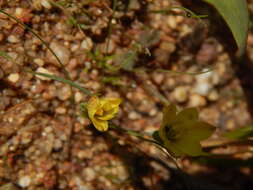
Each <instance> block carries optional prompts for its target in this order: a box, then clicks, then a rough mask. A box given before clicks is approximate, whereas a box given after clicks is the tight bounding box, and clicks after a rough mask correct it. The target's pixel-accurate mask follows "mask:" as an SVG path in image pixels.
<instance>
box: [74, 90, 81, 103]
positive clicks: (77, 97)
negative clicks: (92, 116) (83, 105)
mask: <svg viewBox="0 0 253 190" xmlns="http://www.w3.org/2000/svg"><path fill="white" fill-rule="evenodd" d="M82 99H83V94H82V93H80V92H76V93H75V102H76V103H79V102H81V100H82Z"/></svg>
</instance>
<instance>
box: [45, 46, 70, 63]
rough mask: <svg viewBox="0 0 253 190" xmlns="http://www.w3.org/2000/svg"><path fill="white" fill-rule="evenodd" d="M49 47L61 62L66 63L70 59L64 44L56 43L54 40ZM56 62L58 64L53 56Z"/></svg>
mask: <svg viewBox="0 0 253 190" xmlns="http://www.w3.org/2000/svg"><path fill="white" fill-rule="evenodd" d="M50 48H52V50H53V51H54V52H55V54H56V55H57V57H58V58H59V59H60V60H61V62H62V63H63V64H64V65H66V64H68V62H69V59H70V51H69V50H68V48H66V47H65V46H64V45H61V44H58V43H56V42H52V43H51V44H50ZM54 60H55V62H56V64H59V63H58V62H57V61H56V59H55V58H54Z"/></svg>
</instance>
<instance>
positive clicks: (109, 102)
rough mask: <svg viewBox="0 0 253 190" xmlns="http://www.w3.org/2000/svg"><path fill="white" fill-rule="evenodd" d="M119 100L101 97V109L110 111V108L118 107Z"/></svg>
mask: <svg viewBox="0 0 253 190" xmlns="http://www.w3.org/2000/svg"><path fill="white" fill-rule="evenodd" d="M121 101H122V100H121V99H120V98H101V105H102V107H103V110H105V111H110V110H111V109H113V108H116V107H118V106H119V105H120V103H121Z"/></svg>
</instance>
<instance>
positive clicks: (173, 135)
mask: <svg viewBox="0 0 253 190" xmlns="http://www.w3.org/2000/svg"><path fill="white" fill-rule="evenodd" d="M165 132H166V137H167V138H168V140H176V139H177V137H178V134H177V132H176V131H175V130H174V129H173V128H172V126H166V127H165Z"/></svg>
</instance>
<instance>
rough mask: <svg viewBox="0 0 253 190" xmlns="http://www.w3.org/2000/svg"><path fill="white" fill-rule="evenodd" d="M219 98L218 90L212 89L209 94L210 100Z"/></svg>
mask: <svg viewBox="0 0 253 190" xmlns="http://www.w3.org/2000/svg"><path fill="white" fill-rule="evenodd" d="M218 99H219V94H218V92H217V91H216V90H213V91H211V92H210V93H209V94H208V100H210V101H216V100H218Z"/></svg>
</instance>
